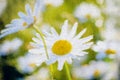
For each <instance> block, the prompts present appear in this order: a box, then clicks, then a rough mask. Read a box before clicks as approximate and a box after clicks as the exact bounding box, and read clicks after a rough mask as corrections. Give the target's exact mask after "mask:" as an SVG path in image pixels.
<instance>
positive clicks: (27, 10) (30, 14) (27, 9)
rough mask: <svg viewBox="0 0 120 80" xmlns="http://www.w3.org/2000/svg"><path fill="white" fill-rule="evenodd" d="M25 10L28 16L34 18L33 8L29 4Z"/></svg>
mask: <svg viewBox="0 0 120 80" xmlns="http://www.w3.org/2000/svg"><path fill="white" fill-rule="evenodd" d="M25 10H26V12H27V14H28V16H32V10H31V7H30V5H29V4H26V5H25Z"/></svg>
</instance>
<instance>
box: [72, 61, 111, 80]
mask: <svg viewBox="0 0 120 80" xmlns="http://www.w3.org/2000/svg"><path fill="white" fill-rule="evenodd" d="M109 67H110V65H109V63H106V62H103V61H98V62H97V61H92V62H90V64H86V65H82V66H80V67H75V68H73V70H72V71H73V72H72V73H73V76H74V77H76V78H83V79H85V80H91V79H92V78H93V77H99V76H103V75H104V74H105V73H106V72H108V71H109Z"/></svg>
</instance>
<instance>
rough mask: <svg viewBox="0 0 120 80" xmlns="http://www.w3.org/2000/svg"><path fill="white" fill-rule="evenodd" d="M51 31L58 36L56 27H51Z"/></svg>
mask: <svg viewBox="0 0 120 80" xmlns="http://www.w3.org/2000/svg"><path fill="white" fill-rule="evenodd" d="M51 33H52V35H55V36H58V33H57V32H56V30H55V29H54V28H51Z"/></svg>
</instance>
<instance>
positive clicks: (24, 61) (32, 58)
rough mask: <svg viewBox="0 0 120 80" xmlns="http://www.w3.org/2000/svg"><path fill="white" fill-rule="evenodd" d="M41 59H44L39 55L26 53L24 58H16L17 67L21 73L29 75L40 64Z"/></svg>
mask: <svg viewBox="0 0 120 80" xmlns="http://www.w3.org/2000/svg"><path fill="white" fill-rule="evenodd" d="M42 58H44V56H41V55H40V54H37V55H34V54H30V53H27V54H26V55H25V56H24V57H20V58H18V66H19V68H20V70H21V71H22V72H24V73H29V72H32V71H34V70H35V68H36V67H38V66H40V65H41V64H42V62H43V59H42Z"/></svg>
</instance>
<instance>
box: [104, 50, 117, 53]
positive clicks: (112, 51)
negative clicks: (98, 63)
mask: <svg viewBox="0 0 120 80" xmlns="http://www.w3.org/2000/svg"><path fill="white" fill-rule="evenodd" d="M105 53H106V54H115V53H116V51H115V50H113V49H107V50H106V51H105Z"/></svg>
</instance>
